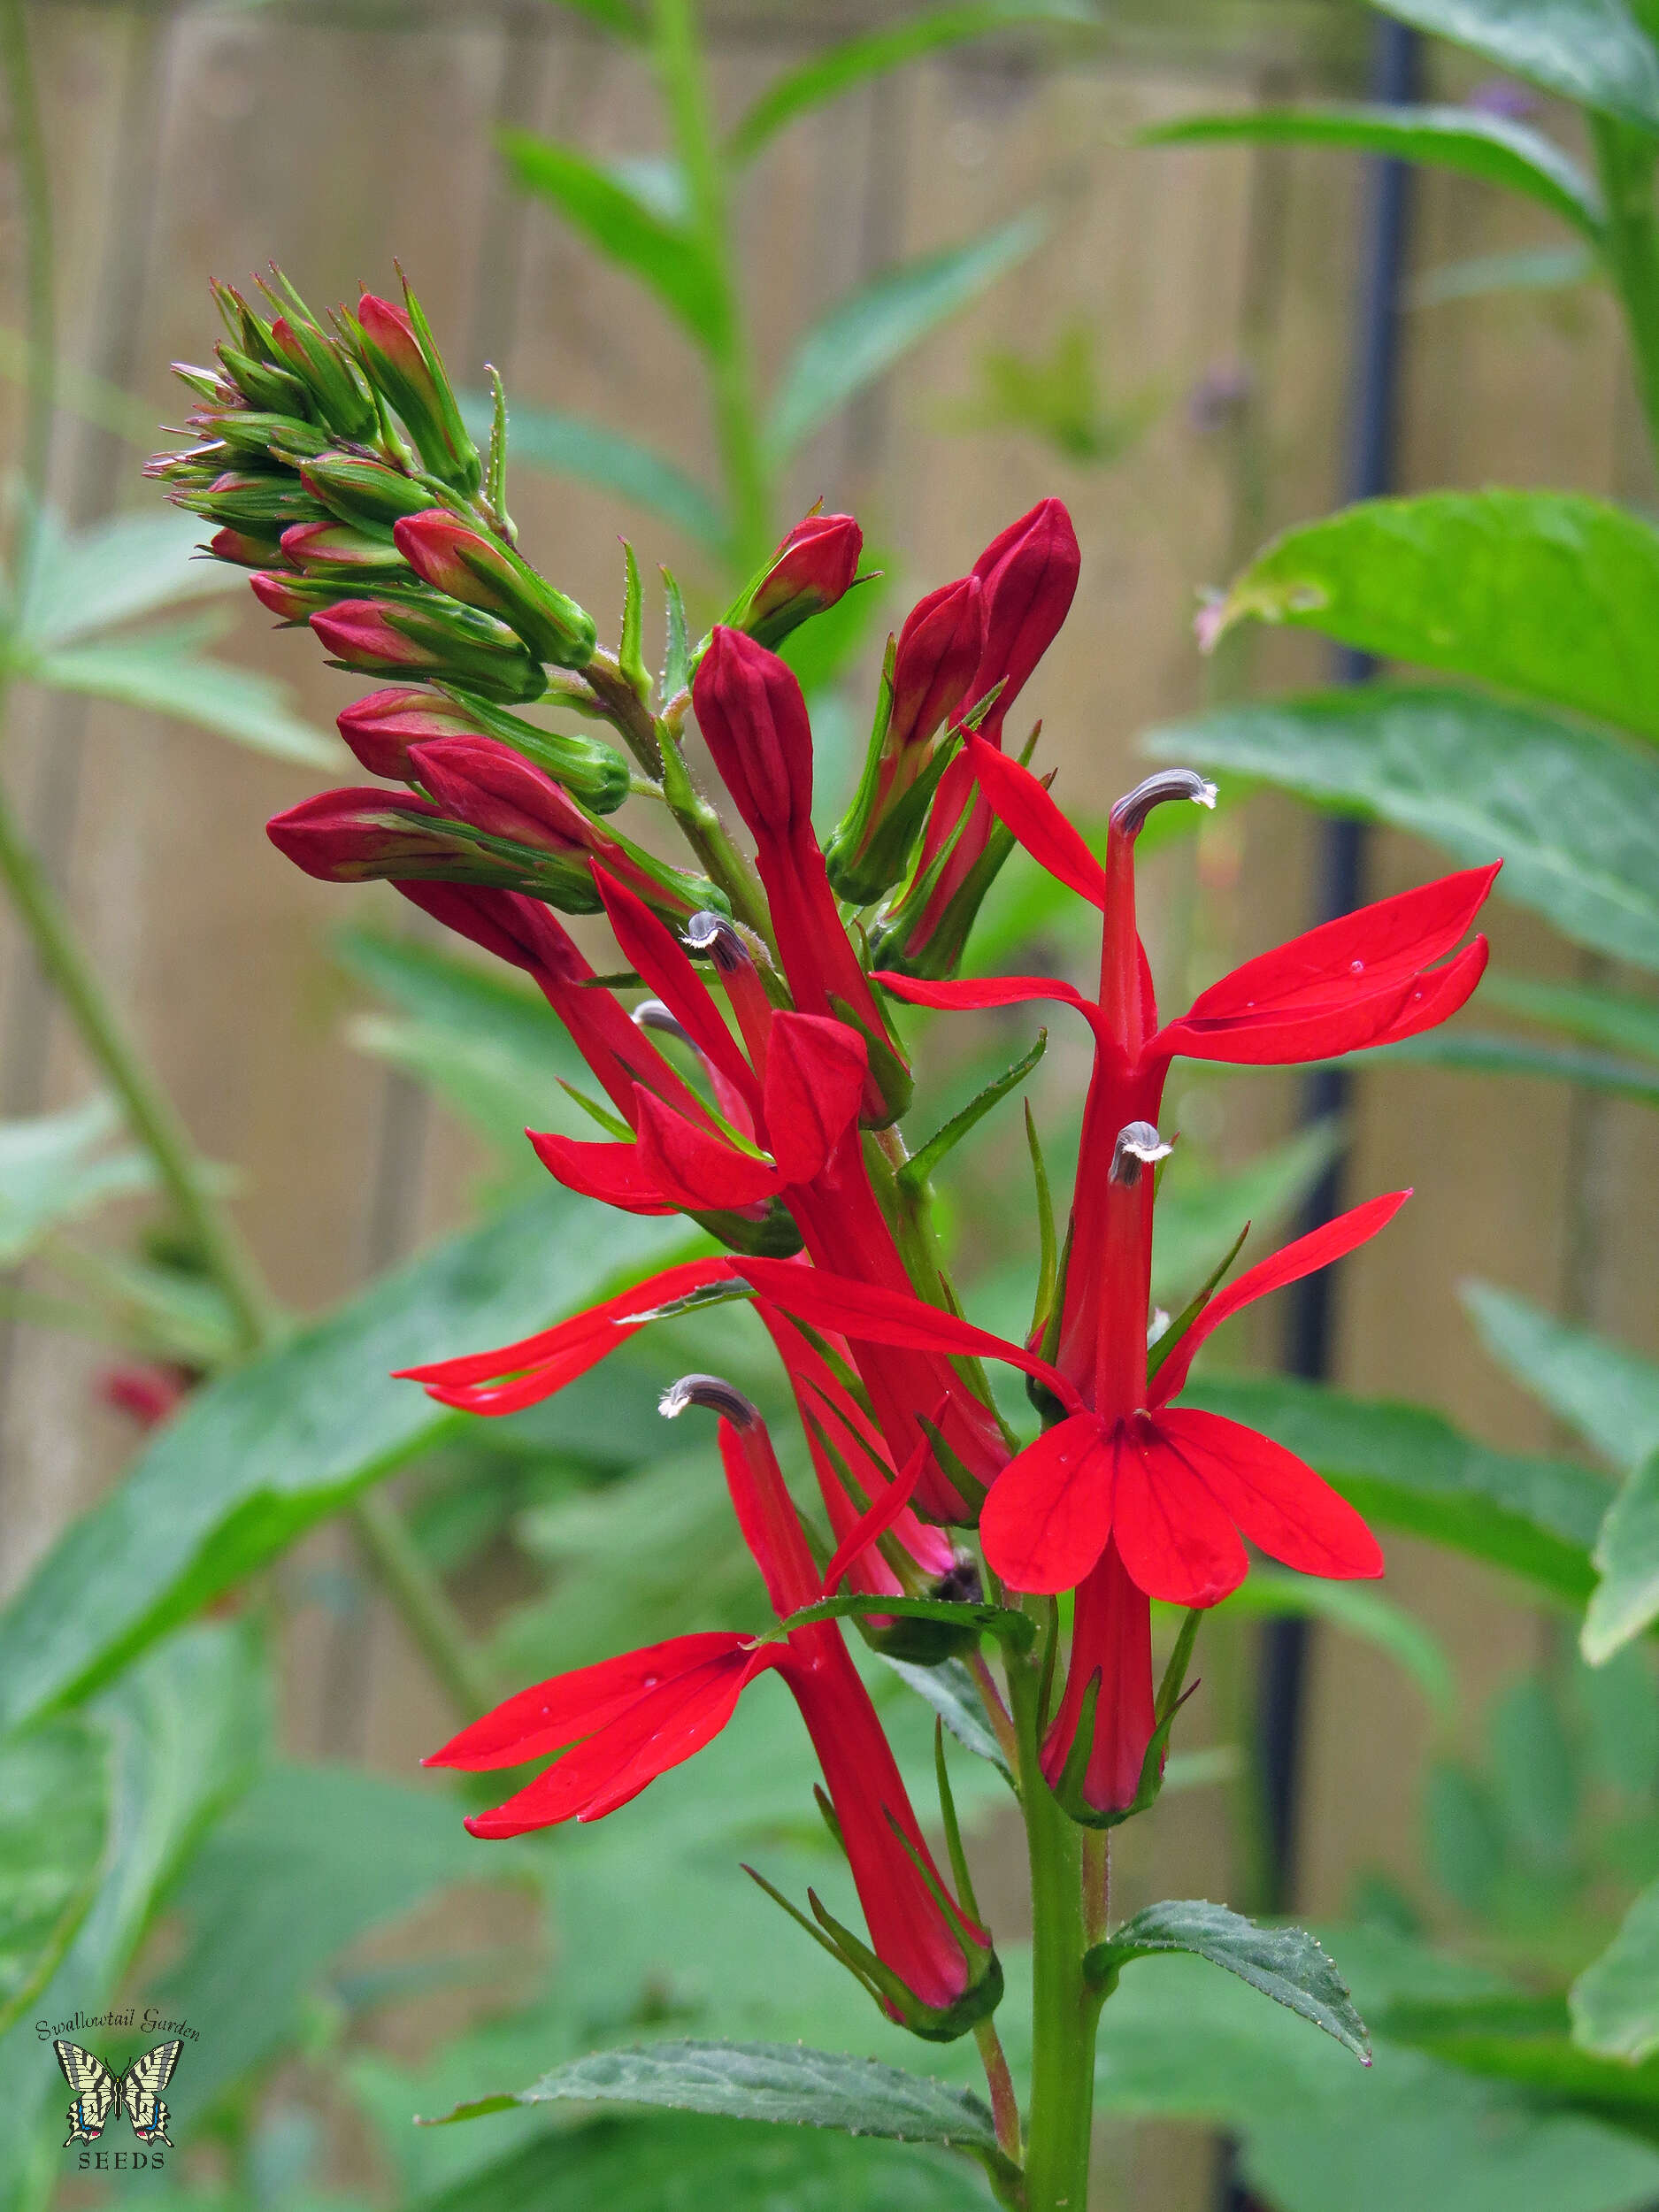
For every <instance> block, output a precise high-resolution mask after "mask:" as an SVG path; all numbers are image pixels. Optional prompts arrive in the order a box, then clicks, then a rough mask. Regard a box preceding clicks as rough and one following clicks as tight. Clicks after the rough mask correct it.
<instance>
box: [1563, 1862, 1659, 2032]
mask: <svg viewBox="0 0 1659 2212" xmlns="http://www.w3.org/2000/svg"><path fill="white" fill-rule="evenodd" d="M1568 2004H1569V2007H1570V2008H1571V2015H1572V2039H1573V2041H1574V2042H1575V2043H1576V2044H1578V2047H1579V2048H1580V2049H1581V2050H1586V2051H1593V2052H1594V2053H1595V2054H1596V2055H1597V2056H1598V2057H1601V2058H1617V2059H1623V2060H1624V2062H1625V2064H1626V2065H1635V2064H1637V2063H1638V2062H1640V2060H1642V2059H1644V2058H1650V2057H1651V2056H1652V2055H1653V2054H1654V2053H1655V2051H1659V1882H1656V1883H1655V1884H1654V1886H1652V1887H1651V1888H1650V1889H1645V1890H1643V1892H1642V1893H1641V1895H1640V1897H1639V1898H1638V1899H1637V1900H1636V1901H1635V1903H1634V1904H1633V1905H1632V1907H1631V1909H1630V1910H1629V1911H1628V1912H1627V1913H1626V1914H1625V1916H1624V1921H1623V1923H1622V1924H1621V1925H1620V1928H1619V1932H1618V1933H1617V1935H1616V1936H1615V1937H1614V1939H1613V1940H1612V1942H1611V1943H1609V1946H1608V1947H1607V1949H1606V1950H1605V1951H1603V1952H1602V1954H1601V1956H1600V1958H1597V1959H1594V1960H1592V1961H1591V1962H1590V1964H1589V1965H1588V1966H1586V1968H1585V1970H1584V1971H1583V1973H1582V1974H1580V1975H1579V1977H1578V1980H1577V1981H1576V1982H1574V1984H1573V1985H1572V1989H1571V1993H1570V1995H1569V1998H1568Z"/></svg>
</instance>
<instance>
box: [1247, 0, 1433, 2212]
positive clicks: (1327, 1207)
mask: <svg viewBox="0 0 1659 2212" xmlns="http://www.w3.org/2000/svg"><path fill="white" fill-rule="evenodd" d="M1417 65H1418V39H1417V33H1416V32H1415V31H1412V30H1409V29H1408V28H1407V27H1406V26H1405V25H1404V24H1402V23H1396V22H1394V21H1392V20H1391V19H1387V18H1384V19H1382V20H1381V21H1380V22H1379V25H1378V27H1377V33H1376V39H1375V43H1374V45H1373V48H1372V59H1371V97H1372V98H1373V99H1374V100H1378V101H1384V102H1386V103H1387V104H1390V105H1392V106H1402V105H1405V104H1408V103H1409V102H1410V101H1412V100H1414V99H1415V98H1416V97H1417ZM1367 170H1368V173H1367V177H1366V186H1365V199H1364V210H1363V231H1362V234H1361V242H1360V257H1359V291H1358V296H1357V298H1356V312H1355V327H1354V354H1353V369H1352V378H1353V382H1352V388H1351V394H1350V399H1349V407H1348V456H1347V465H1346V467H1345V469H1344V471H1343V494H1344V499H1345V501H1353V500H1356V499H1374V498H1376V497H1377V496H1378V495H1379V494H1381V493H1384V492H1386V491H1389V490H1391V489H1392V488H1393V484H1394V442H1395V441H1394V432H1395V419H1396V398H1397V393H1398V384H1399V299H1400V279H1401V273H1402V269H1403V266H1404V260H1405V249H1406V229H1407V223H1408V219H1409V180H1410V170H1409V167H1408V165H1406V164H1405V163H1403V162H1399V161H1387V160H1378V159H1373V160H1371V162H1369V163H1368V165H1367ZM1374 669H1375V663H1374V662H1373V661H1372V659H1371V657H1370V656H1369V655H1368V654H1365V653H1356V652H1353V651H1348V650H1344V651H1343V652H1341V653H1340V655H1339V656H1338V660H1337V674H1338V677H1339V680H1340V681H1341V682H1343V683H1348V684H1359V683H1364V682H1365V681H1366V680H1368V679H1369V678H1370V677H1371V674H1372V673H1373V672H1374ZM1364 873H1365V832H1364V828H1363V825H1362V824H1360V823H1358V822H1353V821H1340V820H1336V821H1331V822H1328V823H1326V824H1325V828H1324V830H1323V832H1322V834H1321V837H1320V844H1319V866H1318V881H1317V913H1316V914H1315V916H1314V919H1315V920H1316V921H1319V922H1325V921H1332V920H1333V919H1334V918H1336V917H1337V916H1338V915H1340V914H1347V913H1350V912H1352V910H1354V908H1355V907H1356V906H1358V905H1359V904H1360V903H1361V902H1362V899H1363V885H1364ZM1351 1091H1352V1079H1351V1077H1350V1076H1349V1075H1348V1072H1347V1071H1346V1070H1344V1069H1342V1068H1320V1069H1318V1070H1317V1071H1315V1072H1314V1073H1313V1074H1312V1075H1310V1077H1309V1079H1308V1081H1307V1084H1306V1086H1305V1087H1304V1090H1303V1094H1302V1119H1303V1121H1304V1122H1313V1121H1322V1120H1325V1118H1328V1117H1330V1116H1332V1115H1336V1114H1340V1113H1342V1112H1343V1111H1344V1110H1345V1109H1346V1108H1347V1106H1348V1102H1349V1097H1350V1094H1351ZM1342 1179H1343V1164H1342V1162H1341V1160H1340V1159H1338V1160H1337V1161H1335V1162H1334V1163H1333V1164H1332V1166H1331V1167H1330V1169H1329V1170H1328V1171H1327V1172H1326V1173H1325V1176H1324V1177H1323V1178H1322V1179H1321V1180H1320V1182H1319V1184H1318V1186H1317V1188H1316V1189H1315V1190H1314V1192H1313V1193H1312V1194H1311V1196H1310V1199H1309V1201H1308V1204H1307V1207H1306V1209H1305V1212H1304V1217H1303V1220H1302V1229H1303V1231H1306V1230H1309V1229H1314V1228H1317V1227H1318V1226H1319V1225H1320V1224H1321V1223H1322V1222H1326V1221H1329V1220H1330V1219H1331V1218H1332V1217H1333V1216H1334V1215H1335V1214H1336V1213H1337V1212H1338V1211H1339V1210H1340V1207H1341V1203H1342ZM1291 1297H1292V1300H1293V1303H1292V1305H1291V1309H1290V1316H1289V1326H1288V1329H1287V1333H1286V1348H1285V1365H1286V1369H1287V1371H1289V1372H1290V1373H1291V1374H1293V1375H1300V1376H1304V1377H1306V1378H1307V1379H1309V1380H1310V1381H1315V1382H1317V1381H1320V1380H1322V1379H1325V1377H1326V1376H1327V1375H1328V1374H1329V1373H1330V1369H1331V1353H1332V1340H1333V1332H1334V1322H1335V1310H1334V1305H1333V1298H1332V1279H1331V1276H1330V1274H1329V1272H1328V1271H1323V1272H1320V1273H1318V1274H1314V1275H1309V1276H1306V1277H1304V1278H1303V1279H1302V1281H1301V1282H1300V1283H1298V1284H1297V1285H1296V1286H1294V1289H1293V1290H1292V1292H1291ZM1309 1625H1310V1624H1308V1623H1307V1622H1306V1621H1302V1620H1284V1621H1273V1622H1271V1623H1269V1624H1268V1625H1267V1626H1266V1628H1265V1629H1264V1631H1263V1646H1262V1656H1261V1671H1260V1678H1259V1685H1258V1701H1257V1715H1258V1717H1257V1747H1256V1755H1257V1758H1258V1761H1259V1770H1260V1774H1261V1786H1262V1801H1263V1803H1262V1809H1263V1818H1264V1820H1265V1823H1266V1828H1267V1844H1268V1863H1267V1872H1268V1878H1269V1881H1270V1883H1271V1896H1270V1899H1269V1902H1270V1903H1271V1907H1272V1909H1274V1910H1275V1911H1277V1912H1286V1911H1288V1910H1289V1909H1290V1908H1291V1905H1292V1902H1293V1900H1294V1894H1295V1880H1296V1815H1297V1797H1298V1786H1299V1783H1300V1780H1301V1769H1302V1716H1303V1704H1304V1697H1305V1691H1306V1686H1307V1675H1308V1650H1309V1641H1310V1634H1309ZM1222 2201H1223V2204H1224V2206H1225V2208H1227V2212H1255V2206H1254V2200H1253V2199H1252V2198H1251V2197H1250V2195H1249V2193H1248V2190H1246V2189H1245V2188H1244V2187H1243V2186H1242V2185H1241V2184H1240V2180H1239V2178H1238V2175H1237V2169H1236V2162H1235V2160H1233V2158H1229V2159H1228V2161H1227V2168H1226V2175H1225V2184H1224V2188H1223V2192H1222Z"/></svg>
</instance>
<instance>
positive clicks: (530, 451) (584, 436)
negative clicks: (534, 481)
mask: <svg viewBox="0 0 1659 2212" xmlns="http://www.w3.org/2000/svg"><path fill="white" fill-rule="evenodd" d="M489 411H490V401H489V399H488V396H486V395H484V394H483V393H480V392H464V393H463V394H462V395H461V412H462V415H463V417H464V418H465V422H466V426H467V428H468V429H469V430H470V431H471V432H472V435H473V436H474V437H479V436H480V435H481V434H482V433H483V431H484V429H485V427H486V426H487V425H488V420H489ZM512 457H513V459H514V460H515V461H516V462H519V463H521V464H527V465H529V466H530V467H532V468H540V469H548V470H550V471H551V472H552V473H553V474H554V475H556V476H570V477H573V478H574V479H575V480H576V481H577V482H578V483H580V484H592V485H594V486H595V487H596V488H598V489H599V490H600V491H602V492H611V493H613V494H614V495H616V496H617V497H618V499H626V500H630V501H632V502H633V503H634V505H635V506H637V507H643V508H646V509H647V510H648V511H649V512H650V513H652V514H655V515H658V516H660V517H661V518H662V519H663V520H664V522H666V523H670V524H672V526H673V527H674V528H675V529H676V530H683V531H684V532H685V534H686V535H687V537H688V538H695V541H697V543H698V544H699V545H703V546H707V547H708V548H709V549H710V550H711V551H713V552H716V553H718V554H720V555H722V556H724V554H725V551H726V536H727V532H726V518H725V516H724V515H723V514H722V513H721V512H720V507H719V503H718V500H717V499H716V498H715V496H714V495H713V493H712V492H710V491H709V490H708V489H707V488H706V487H705V486H703V485H702V484H699V483H698V482H697V481H696V480H695V478H693V477H690V476H687V474H686V472H685V471H684V470H683V469H681V468H680V467H678V466H677V465H676V464H675V463H674V462H672V461H670V460H667V459H665V458H664V456H663V455H662V454H660V453H657V452H656V451H654V450H653V449H652V448H651V447H649V446H647V445H641V443H640V442H639V441H638V440H637V439H635V438H631V437H629V436H627V435H626V433H624V432H622V431H620V430H611V429H609V428H608V427H607V426H605V425H604V424H603V423H597V422H587V421H584V420H583V419H582V418H581V417H580V416H578V415H566V414H562V413H560V412H559V411H557V409H555V408H551V407H526V406H523V405H521V404H520V403H518V402H515V403H514V405H513V410H512Z"/></svg>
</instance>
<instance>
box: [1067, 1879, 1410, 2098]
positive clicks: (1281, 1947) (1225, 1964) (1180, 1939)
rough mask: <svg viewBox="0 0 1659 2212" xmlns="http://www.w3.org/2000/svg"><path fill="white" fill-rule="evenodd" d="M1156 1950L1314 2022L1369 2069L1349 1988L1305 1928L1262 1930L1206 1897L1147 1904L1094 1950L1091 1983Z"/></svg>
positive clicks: (1367, 2042) (1367, 2045)
mask: <svg viewBox="0 0 1659 2212" xmlns="http://www.w3.org/2000/svg"><path fill="white" fill-rule="evenodd" d="M1160 1951H1187V1952H1190V1953H1191V1954H1192V1955H1193V1956H1194V1958H1201V1959H1208V1960H1209V1962H1210V1964H1211V1965H1212V1966H1219V1967H1222V1968H1224V1969H1225V1971H1226V1972H1227V1973H1229V1974H1236V1975H1237V1976H1238V1977H1239V1979H1240V1981H1244V1982H1248V1984H1249V1985H1250V1987H1251V1988H1252V1989H1259V1990H1260V1991H1261V1993H1262V1994H1263V1996H1264V1997H1271V1999H1272V2000H1273V2001H1274V2003H1275V2004H1280V2005H1284V2006H1286V2007H1287V2008H1288V2009H1289V2010H1290V2011H1292V2012H1296V2013H1300V2014H1301V2016H1302V2018H1303V2019H1304V2020H1311V2021H1312V2022H1313V2024H1314V2025H1315V2026H1316V2027H1317V2028H1323V2029H1324V2030H1325V2033H1326V2034H1327V2035H1330V2036H1334V2037H1335V2039H1336V2040H1337V2041H1338V2042H1339V2043H1340V2044H1341V2045H1342V2046H1343V2047H1344V2048H1345V2049H1347V2050H1350V2051H1352V2052H1353V2054H1354V2055H1355V2056H1356V2058H1357V2059H1359V2060H1360V2061H1361V2062H1363V2064H1365V2065H1367V2066H1369V2065H1370V2063H1371V2038H1370V2036H1369V2035H1368V2034H1367V2032H1366V2029H1365V2023H1364V2022H1363V2020H1362V2019H1361V2018H1360V2016H1359V2014H1358V2013H1357V2012H1356V2010H1355V2008H1354V2000H1353V1997H1352V1995H1351V1994H1350V1993H1349V1990H1348V1984H1347V1983H1346V1982H1345V1981H1344V1980H1343V1978H1342V1977H1341V1975H1340V1974H1339V1973H1338V1971H1337V1970H1336V1962H1335V1961H1334V1960H1333V1959H1332V1958H1331V1956H1330V1955H1329V1954H1328V1953H1327V1952H1326V1951H1325V1949H1324V1947H1322V1946H1321V1945H1320V1944H1319V1943H1318V1942H1317V1940H1316V1939H1315V1938H1314V1937H1312V1936H1310V1934H1309V1933H1308V1932H1307V1930H1306V1929H1305V1928H1263V1927H1258V1926H1257V1924H1256V1922H1255V1921H1253V1920H1246V1919H1245V1918H1244V1917H1243V1916H1241V1915H1240V1914H1239V1913H1236V1912H1232V1911H1229V1909H1227V1907H1226V1906H1225V1905H1212V1904H1210V1902H1209V1901H1208V1900H1207V1899H1204V1898H1189V1899H1185V1900H1182V1901H1179V1902H1176V1901H1165V1902H1164V1903H1163V1904H1159V1905H1149V1906H1148V1908H1147V1909H1146V1910H1145V1911H1144V1912H1140V1913H1137V1914H1136V1915H1135V1916H1134V1918H1133V1920H1130V1921H1126V1922H1125V1924H1124V1925H1123V1926H1122V1927H1121V1928H1119V1929H1118V1932H1117V1934H1116V1935H1114V1936H1112V1937H1110V1939H1108V1940H1107V1941H1106V1942H1104V1943H1102V1944H1097V1945H1096V1946H1095V1947H1094V1950H1092V1951H1091V1952H1090V1953H1089V1955H1088V1956H1087V1959H1086V1960H1085V1961H1084V1971H1085V1972H1086V1973H1087V1975H1088V1976H1089V1978H1090V1979H1091V1980H1093V1981H1094V1982H1095V1983H1096V1984H1100V1983H1103V1982H1106V1981H1108V1980H1109V1979H1110V1980H1111V1981H1115V1980H1116V1978H1117V1976H1118V1973H1119V1972H1121V1970H1123V1968H1124V1967H1125V1966H1126V1965H1128V1964H1129V1963H1130V1962H1132V1961H1133V1960H1135V1959H1141V1958H1151V1957H1152V1956H1154V1955H1156V1953H1158V1952H1160Z"/></svg>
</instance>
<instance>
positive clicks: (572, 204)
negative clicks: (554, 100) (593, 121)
mask: <svg viewBox="0 0 1659 2212" xmlns="http://www.w3.org/2000/svg"><path fill="white" fill-rule="evenodd" d="M496 143H497V144H498V145H499V146H500V148H501V150H502V152H503V154H504V155H505V156H506V158H507V164H508V166H509V167H510V168H511V171H512V173H513V175H514V176H515V177H516V178H517V180H518V182H519V183H520V184H521V185H522V186H523V187H524V188H525V189H526V191H528V192H534V193H535V194H536V196H538V197H539V198H541V199H544V200H547V201H548V202H549V203H550V204H552V205H553V206H554V207H556V208H557V210H558V211H559V212H560V214H561V215H563V216H564V217H565V220H566V221H567V222H568V223H570V224H571V225H572V227H574V228H575V229H577V230H579V231H580V232H581V234H582V235H583V236H584V237H585V238H586V239H587V241H588V244H589V245H590V246H592V247H594V248H595V250H597V251H598V252H600V253H602V254H603V256H604V257H605V259H606V260H607V261H614V262H615V263H616V264H617V265H618V267H620V268H624V269H626V270H627V271H628V272H629V273H631V274H632V275H634V276H636V277H638V278H639V279H640V280H641V281H642V282H643V283H645V284H648V285H649V287H650V288H651V290H652V291H654V292H655V293H656V294H657V297H658V298H659V299H660V300H661V301H662V303H663V304H664V306H665V307H666V308H668V310H669V311H670V312H671V313H672V314H673V315H674V316H675V317H676V318H677V319H679V320H680V322H681V323H682V324H683V325H684V326H685V327H686V329H687V331H689V332H690V334H691V335H692V336H693V337H694V338H695V340H696V342H697V343H698V344H699V345H700V346H702V347H703V349H704V351H705V352H708V353H711V354H712V353H718V351H719V350H720V349H721V348H722V347H723V346H724V345H725V343H726V339H727V335H728V332H729V327H730V310H729V305H728V303H727V300H726V293H725V289H724V287H723V286H722V284H721V281H720V278H719V273H718V271H717V270H716V269H715V268H714V266H713V265H712V264H711V263H710V259H709V257H708V255H707V254H706V253H705V252H704V250H703V246H702V244H701V242H699V241H698V240H697V239H696V238H695V237H694V236H693V235H692V234H691V233H690V232H689V231H688V230H687V229H685V228H684V227H682V226H681V225H680V223H678V222H676V221H672V220H670V219H667V218H665V217H664V215H663V213H662V212H661V211H660V209H659V208H657V206H655V205H653V204H652V202H651V200H650V198H649V197H648V196H646V194H645V193H643V192H642V191H641V190H640V189H639V188H637V187H636V186H635V185H634V183H633V182H632V181H630V180H626V179H625V178H623V177H620V176H618V175H616V174H614V173H611V172H609V171H607V170H604V169H602V168H600V167H599V166H598V165H597V164H596V163H594V162H592V161H589V160H588V157H587V156H586V155H585V154H580V153H579V152H577V150H575V148H574V147H572V146H561V145H559V144H557V142H555V141H554V140H552V139H549V138H538V137H537V136H536V134H534V131H523V130H503V131H500V132H498V133H497V134H496Z"/></svg>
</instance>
